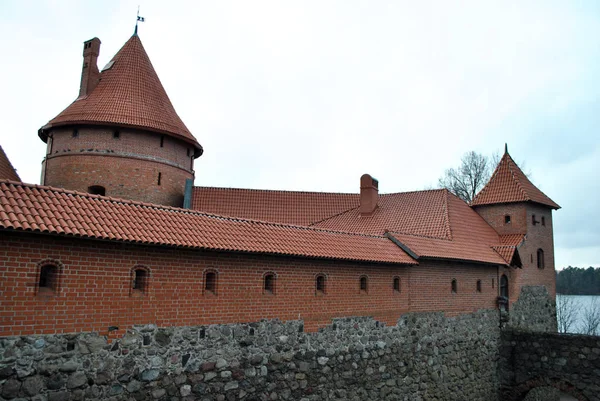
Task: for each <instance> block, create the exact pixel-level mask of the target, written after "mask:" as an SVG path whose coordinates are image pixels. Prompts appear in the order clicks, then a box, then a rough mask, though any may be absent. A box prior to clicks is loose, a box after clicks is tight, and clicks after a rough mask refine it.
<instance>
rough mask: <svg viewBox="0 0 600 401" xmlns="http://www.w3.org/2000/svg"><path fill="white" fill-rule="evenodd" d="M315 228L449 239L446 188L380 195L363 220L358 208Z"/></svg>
mask: <svg viewBox="0 0 600 401" xmlns="http://www.w3.org/2000/svg"><path fill="white" fill-rule="evenodd" d="M314 226H315V227H320V228H326V229H331V230H342V231H350V232H360V233H368V234H377V235H382V234H383V233H384V232H386V231H391V232H395V233H404V234H411V235H419V236H422V237H430V238H439V239H451V238H452V232H451V229H450V224H449V221H448V204H447V193H446V190H445V189H440V190H433V191H417V192H403V193H395V194H383V195H380V196H379V201H378V206H377V209H375V211H374V212H373V214H372V215H371V216H368V217H362V216H361V215H360V210H359V208H358V207H356V208H353V209H351V210H348V211H347V212H345V213H341V214H338V215H335V216H332V217H331V218H328V219H325V220H322V221H320V222H317V223H315V224H314Z"/></svg>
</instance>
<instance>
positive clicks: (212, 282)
mask: <svg viewBox="0 0 600 401" xmlns="http://www.w3.org/2000/svg"><path fill="white" fill-rule="evenodd" d="M204 291H205V292H209V293H212V294H215V295H216V294H217V273H215V272H206V274H205V275H204Z"/></svg>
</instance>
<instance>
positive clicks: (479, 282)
mask: <svg viewBox="0 0 600 401" xmlns="http://www.w3.org/2000/svg"><path fill="white" fill-rule="evenodd" d="M477 292H481V280H477Z"/></svg>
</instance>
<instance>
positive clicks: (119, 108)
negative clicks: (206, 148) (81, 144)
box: [40, 35, 202, 152]
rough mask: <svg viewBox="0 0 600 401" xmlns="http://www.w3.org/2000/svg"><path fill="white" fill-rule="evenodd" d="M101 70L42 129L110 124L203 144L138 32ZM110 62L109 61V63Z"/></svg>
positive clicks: (41, 135) (44, 133)
mask: <svg viewBox="0 0 600 401" xmlns="http://www.w3.org/2000/svg"><path fill="white" fill-rule="evenodd" d="M111 63H112V67H110V68H107V69H105V70H104V71H102V72H101V73H100V82H99V83H98V85H97V86H96V88H95V89H94V90H93V91H92V92H91V93H90V94H89V95H88V96H86V97H82V98H79V99H77V100H75V101H74V102H73V103H71V105H69V106H68V107H67V108H66V109H65V110H63V111H62V112H61V113H60V114H59V115H58V116H56V117H55V118H53V119H52V120H51V121H50V122H49V123H48V124H47V125H45V126H44V127H42V128H41V129H40V137H41V138H42V139H43V140H44V141H46V140H47V134H46V132H45V131H46V130H47V129H49V128H51V127H55V126H60V125H68V124H90V123H97V124H102V123H104V124H110V125H117V126H130V127H135V128H141V129H147V130H150V131H155V132H159V133H164V134H168V135H171V136H173V137H176V138H179V139H182V140H184V141H186V142H188V143H190V144H192V145H194V146H195V147H196V149H197V151H200V152H201V150H202V147H201V146H200V144H198V142H197V141H196V138H194V136H193V135H192V133H191V132H190V131H189V130H188V128H187V127H186V126H185V124H184V123H183V121H182V120H181V119H180V118H179V116H178V115H177V113H176V112H175V108H174V107H173V105H172V104H171V100H170V99H169V96H167V92H166V91H165V89H164V88H163V86H162V84H161V82H160V79H159V78H158V75H157V74H156V71H155V70H154V67H153V66H152V62H151V61H150V58H149V57H148V54H147V53H146V50H144V46H143V45H142V41H141V40H140V38H139V36H138V35H133V36H132V37H131V38H130V39H129V40H128V41H127V42H126V43H125V44H124V45H123V47H122V48H121V50H119V52H118V53H117V54H116V55H115V56H114V57H113V58H112V60H111ZM109 64H110V63H109Z"/></svg>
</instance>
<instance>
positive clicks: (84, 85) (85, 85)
mask: <svg viewBox="0 0 600 401" xmlns="http://www.w3.org/2000/svg"><path fill="white" fill-rule="evenodd" d="M99 54H100V39H98V38H94V39H90V40H87V41H85V42H83V67H82V69H81V86H80V87H79V97H80V98H81V97H85V96H87V95H89V94H90V93H92V91H93V90H94V88H96V85H98V82H99V81H100V71H99V70H98V55H99Z"/></svg>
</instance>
